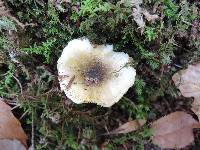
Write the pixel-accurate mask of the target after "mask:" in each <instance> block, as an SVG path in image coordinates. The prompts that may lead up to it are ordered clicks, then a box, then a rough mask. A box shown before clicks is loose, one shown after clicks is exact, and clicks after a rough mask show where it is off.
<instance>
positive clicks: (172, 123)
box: [151, 111, 200, 149]
mask: <svg viewBox="0 0 200 150" xmlns="http://www.w3.org/2000/svg"><path fill="white" fill-rule="evenodd" d="M151 128H152V130H153V138H152V141H153V143H154V144H156V145H158V146H160V147H161V148H172V149H173V148H183V147H185V146H187V145H189V144H191V143H192V142H193V141H194V135H193V128H200V124H199V122H197V121H196V120H195V119H194V118H193V117H192V116H191V115H189V114H187V113H185V112H182V111H176V112H174V113H171V114H169V115H167V116H164V117H162V118H160V119H158V120H157V121H155V122H153V124H152V126H151Z"/></svg>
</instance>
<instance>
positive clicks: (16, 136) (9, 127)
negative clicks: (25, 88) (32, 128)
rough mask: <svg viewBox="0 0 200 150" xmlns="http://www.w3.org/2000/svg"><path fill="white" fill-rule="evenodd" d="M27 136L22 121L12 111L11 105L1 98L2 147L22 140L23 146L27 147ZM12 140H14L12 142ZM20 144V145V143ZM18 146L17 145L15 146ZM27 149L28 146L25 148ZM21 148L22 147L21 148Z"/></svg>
mask: <svg viewBox="0 0 200 150" xmlns="http://www.w3.org/2000/svg"><path fill="white" fill-rule="evenodd" d="M26 140H27V136H26V134H25V132H24V131H23V129H22V127H21V124H20V122H19V121H18V120H17V119H16V118H15V116H14V115H13V114H12V112H11V107H10V106H8V105H7V104H6V103H4V102H3V101H2V100H1V98H0V148H1V147H2V146H5V144H6V143H7V144H8V145H13V146H14V145H18V143H19V142H17V141H20V142H21V143H22V144H23V145H22V144H21V147H23V146H24V148H25V147H27V143H26ZM11 142H13V143H12V144H11ZM18 146H19V145H18ZM14 147H15V148H16V146H14ZM25 149H26V148H25ZM19 150H20V149H19Z"/></svg>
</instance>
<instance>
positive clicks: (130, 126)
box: [108, 119, 146, 134]
mask: <svg viewBox="0 0 200 150" xmlns="http://www.w3.org/2000/svg"><path fill="white" fill-rule="evenodd" d="M145 123H146V120H143V119H138V120H133V121H129V122H126V123H125V124H123V125H121V126H120V127H118V128H117V129H115V130H113V131H111V132H109V133H108V134H120V133H129V132H132V131H135V130H137V129H139V128H140V127H141V126H143V125H144V124H145Z"/></svg>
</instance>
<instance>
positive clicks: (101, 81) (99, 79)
mask: <svg viewBox="0 0 200 150" xmlns="http://www.w3.org/2000/svg"><path fill="white" fill-rule="evenodd" d="M57 69H58V79H59V82H60V87H61V90H63V91H64V92H65V94H66V96H67V97H68V98H69V99H71V100H72V101H73V102H74V103H77V104H81V103H96V104H97V105H101V106H103V107H110V106H112V105H113V104H114V103H116V102H118V101H119V100H120V99H121V98H122V96H123V95H124V94H125V93H126V92H127V91H128V89H129V88H130V87H131V86H132V85H133V84H134V81H135V75H136V71H135V69H134V68H133V67H132V66H131V58H130V57H129V56H128V54H126V53H124V52H114V51H113V46H112V45H93V44H91V43H90V41H89V40H88V39H86V38H81V39H74V40H72V41H70V42H69V43H68V45H67V46H66V47H65V48H64V50H63V52H62V55H61V57H60V58H59V60H58V62H57Z"/></svg>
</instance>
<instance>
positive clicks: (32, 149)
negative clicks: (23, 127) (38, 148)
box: [29, 112, 35, 150]
mask: <svg viewBox="0 0 200 150" xmlns="http://www.w3.org/2000/svg"><path fill="white" fill-rule="evenodd" d="M33 114H34V112H32V126H31V127H32V135H31V147H30V148H29V150H35V144H34V139H35V136H34V115H33Z"/></svg>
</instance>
